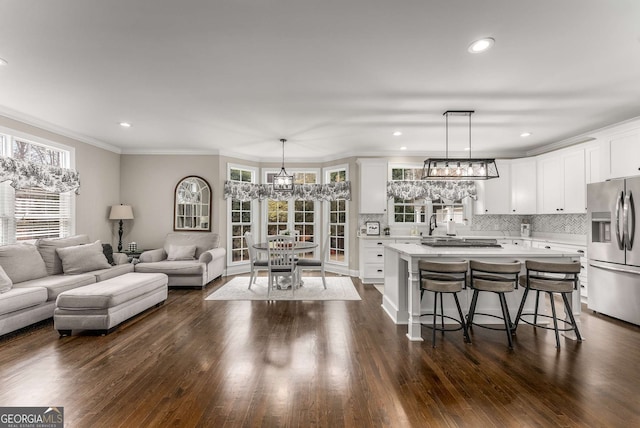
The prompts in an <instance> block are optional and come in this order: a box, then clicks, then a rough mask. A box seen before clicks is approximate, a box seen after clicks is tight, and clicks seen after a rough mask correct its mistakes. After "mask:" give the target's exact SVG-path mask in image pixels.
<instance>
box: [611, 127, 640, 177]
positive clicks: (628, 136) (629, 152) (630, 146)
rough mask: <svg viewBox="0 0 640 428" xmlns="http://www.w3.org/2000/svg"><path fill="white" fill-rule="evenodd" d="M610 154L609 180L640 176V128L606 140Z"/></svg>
mask: <svg viewBox="0 0 640 428" xmlns="http://www.w3.org/2000/svg"><path fill="white" fill-rule="evenodd" d="M605 141H606V143H605V147H606V148H607V149H608V153H609V165H608V166H609V174H608V175H609V178H620V177H629V176H632V175H639V174H640V128H636V129H631V130H629V131H627V132H623V133H621V134H615V135H612V136H610V137H608V138H606V139H605Z"/></svg>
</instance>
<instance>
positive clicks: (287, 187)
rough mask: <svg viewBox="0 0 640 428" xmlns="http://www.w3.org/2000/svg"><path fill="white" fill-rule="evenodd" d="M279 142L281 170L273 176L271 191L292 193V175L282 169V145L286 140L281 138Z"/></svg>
mask: <svg viewBox="0 0 640 428" xmlns="http://www.w3.org/2000/svg"><path fill="white" fill-rule="evenodd" d="M280 141H281V142H282V168H281V169H280V172H279V173H278V174H276V175H274V176H273V190H275V191H278V192H292V191H293V175H289V174H287V170H286V169H284V143H286V142H287V140H285V139H284V138H282V139H281V140H280Z"/></svg>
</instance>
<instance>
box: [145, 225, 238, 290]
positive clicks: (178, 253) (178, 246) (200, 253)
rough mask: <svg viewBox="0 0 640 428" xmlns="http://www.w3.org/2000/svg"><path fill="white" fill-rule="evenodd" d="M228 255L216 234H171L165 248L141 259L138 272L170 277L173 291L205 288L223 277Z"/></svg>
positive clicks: (146, 253) (149, 252)
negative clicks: (175, 288) (186, 288)
mask: <svg viewBox="0 0 640 428" xmlns="http://www.w3.org/2000/svg"><path fill="white" fill-rule="evenodd" d="M226 253H227V252H226V250H225V249H224V248H221V247H220V236H219V235H218V234H217V233H208V232H172V233H168V234H167V237H166V238H165V241H164V245H163V247H162V248H158V249H155V250H148V251H145V252H143V253H142V254H141V255H140V258H139V260H140V262H139V263H138V264H136V266H135V271H136V272H143V273H164V274H167V275H168V276H169V286H170V287H202V288H204V286H205V285H207V284H208V283H209V282H211V281H213V280H214V279H216V278H218V277H219V276H222V275H223V274H224V269H225V266H226Z"/></svg>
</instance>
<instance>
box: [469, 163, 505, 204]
mask: <svg viewBox="0 0 640 428" xmlns="http://www.w3.org/2000/svg"><path fill="white" fill-rule="evenodd" d="M496 165H497V166H498V174H500V177H498V178H493V179H491V180H485V181H476V188H477V191H478V199H477V200H476V203H475V213H476V214H510V213H511V207H510V206H511V163H510V161H508V160H501V159H496Z"/></svg>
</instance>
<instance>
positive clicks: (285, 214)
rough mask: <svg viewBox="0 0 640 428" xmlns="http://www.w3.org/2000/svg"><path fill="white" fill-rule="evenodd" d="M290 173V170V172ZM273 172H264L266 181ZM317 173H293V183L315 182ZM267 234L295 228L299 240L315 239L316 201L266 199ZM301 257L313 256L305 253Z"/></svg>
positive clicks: (311, 240) (314, 240)
mask: <svg viewBox="0 0 640 428" xmlns="http://www.w3.org/2000/svg"><path fill="white" fill-rule="evenodd" d="M290 173H291V172H290ZM275 174H276V173H275V172H268V173H267V174H266V179H267V183H271V182H272V179H273V176H274V175H275ZM317 177H318V174H317V173H316V172H313V171H303V172H294V173H293V183H294V185H301V184H316V183H317V182H318V180H317ZM266 205H267V212H266V217H267V236H273V235H277V234H278V233H280V232H281V231H283V230H295V231H297V232H298V233H299V234H300V240H301V241H307V242H317V241H316V236H315V235H316V209H317V207H318V202H317V201H302V200H286V201H275V200H272V199H269V200H267V203H266ZM302 257H313V254H311V253H309V254H305V255H303V256H302Z"/></svg>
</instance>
